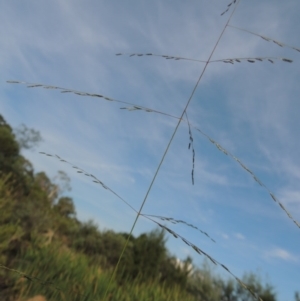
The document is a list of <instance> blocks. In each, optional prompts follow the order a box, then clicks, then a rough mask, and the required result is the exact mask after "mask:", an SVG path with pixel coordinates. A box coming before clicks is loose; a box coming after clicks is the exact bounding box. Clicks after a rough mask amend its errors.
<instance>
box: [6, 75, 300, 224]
mask: <svg viewBox="0 0 300 301" xmlns="http://www.w3.org/2000/svg"><path fill="white" fill-rule="evenodd" d="M7 83H11V84H24V85H26V86H27V87H32V88H36V87H41V88H45V89H48V87H51V89H54V90H62V91H68V92H69V93H74V94H76V95H79V96H90V97H97V96H96V95H99V94H93V93H87V92H80V91H76V90H72V89H66V88H62V87H57V86H49V85H44V84H32V83H28V82H24V81H16V80H9V81H7ZM49 89H50V88H49ZM101 97H102V98H104V99H106V100H107V99H109V100H111V101H115V102H119V103H126V104H130V105H132V107H123V108H121V109H123V110H128V111H144V112H148V113H149V112H152V113H157V114H161V115H164V116H168V117H171V118H174V119H177V120H181V121H184V122H188V121H187V120H185V119H183V118H182V117H177V116H174V115H171V114H168V113H166V112H162V111H158V110H154V109H151V108H147V107H142V106H139V105H136V104H133V103H128V102H125V101H121V100H116V99H113V98H109V97H104V96H102V95H101ZM188 125H189V134H191V131H190V127H192V128H194V129H195V130H196V131H197V132H199V133H200V134H201V135H202V136H204V137H205V138H207V139H208V141H209V142H210V143H212V144H213V145H215V146H216V147H217V149H218V150H219V151H221V152H222V153H223V154H225V155H227V156H229V157H231V158H232V159H233V160H235V161H236V162H237V163H238V164H239V166H241V167H242V168H243V170H245V171H246V172H248V173H249V174H250V175H251V177H252V178H253V180H254V181H255V182H256V183H258V184H259V185H260V186H261V187H263V188H264V189H265V190H266V191H267V192H268V194H269V196H270V197H271V198H272V200H273V201H274V202H275V203H277V204H278V205H279V207H280V208H281V209H282V210H283V211H284V212H285V213H286V215H287V216H288V217H289V218H290V219H291V220H292V221H293V223H294V224H295V225H296V226H297V227H298V228H300V223H299V222H298V221H297V220H295V219H294V218H293V216H292V214H291V213H290V212H289V211H288V210H287V209H286V208H285V206H284V205H283V204H282V203H281V202H280V201H279V199H278V198H277V197H276V196H275V194H274V193H273V192H272V191H271V190H270V189H269V188H268V187H267V186H266V185H265V184H264V183H263V182H262V181H261V180H260V179H259V177H258V176H256V175H255V173H254V172H253V171H251V170H250V169H249V168H248V167H247V166H246V165H245V164H244V163H243V162H242V161H241V160H240V159H239V158H237V157H236V156H234V155H233V154H231V153H230V152H229V151H228V150H226V149H225V148H224V147H223V146H221V145H220V144H219V143H218V142H216V141H215V140H214V139H212V138H211V137H210V136H209V135H207V134H206V133H205V132H203V131H202V130H201V129H199V128H198V127H195V126H193V125H191V124H190V123H189V122H188ZM190 139H191V136H190ZM190 142H191V140H190ZM192 151H193V169H192V181H193V176H194V174H193V170H194V160H195V159H194V158H195V157H194V156H195V151H194V149H192ZM44 154H46V153H44ZM46 155H47V156H54V155H50V154H46ZM56 156H57V155H56ZM57 157H58V156H57ZM58 158H59V157H58ZM61 161H64V160H61ZM65 162H67V161H65ZM70 164H71V163H70ZM73 168H75V167H73ZM78 173H85V172H84V171H82V170H79V171H78ZM85 175H89V174H88V173H85ZM89 176H92V175H89ZM92 177H93V176H92ZM94 181H95V183H98V184H100V185H102V184H103V183H102V182H101V181H100V180H98V179H96V178H94ZM102 187H103V188H105V187H107V186H105V185H104V186H103V185H102ZM106 189H107V188H106ZM118 197H120V196H118ZM120 198H121V197H120ZM134 210H135V209H134Z"/></svg>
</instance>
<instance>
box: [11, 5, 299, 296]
mask: <svg viewBox="0 0 300 301" xmlns="http://www.w3.org/2000/svg"><path fill="white" fill-rule="evenodd" d="M241 1H242V0H233V1H232V2H230V3H229V4H228V5H227V7H226V8H225V10H224V11H223V12H221V16H222V17H223V18H227V22H226V24H225V26H224V27H223V28H222V30H221V32H220V34H219V37H218V39H217V40H216V42H215V44H214V47H213V49H212V50H211V52H210V54H209V56H208V58H207V60H197V59H193V58H186V57H179V56H172V55H171V54H167V55H161V54H154V53H117V54H116V56H122V55H129V56H130V57H134V58H133V59H135V58H140V57H143V59H146V58H148V57H153V56H154V57H159V58H162V59H167V60H188V61H192V62H195V63H201V64H203V65H204V66H203V69H202V71H201V73H200V74H199V77H198V79H197V81H196V84H195V85H194V87H193V89H192V91H191V92H190V95H189V97H188V98H187V99H186V103H185V106H184V109H183V110H182V112H181V114H180V115H179V116H175V115H172V114H169V113H168V112H163V111H158V110H155V109H153V108H149V107H144V106H141V105H139V104H137V103H129V102H126V101H122V100H118V99H114V98H112V97H110V96H104V95H101V94H97V93H90V92H82V91H77V90H74V89H68V88H63V87H57V86H51V85H45V84H40V83H28V82H23V81H18V80H9V81H8V83H13V84H25V85H26V86H27V87H29V88H39V87H40V88H45V89H54V90H59V91H60V92H61V93H73V94H75V95H78V96H87V97H93V98H98V99H103V100H106V101H110V102H118V103H122V104H125V105H128V106H126V107H122V108H121V109H123V110H129V111H144V112H148V113H150V112H151V113H155V114H161V115H163V116H165V117H166V118H172V119H175V120H176V121H177V124H176V126H175V128H174V130H173V133H172V136H171V138H170V140H169V141H168V143H167V145H166V147H165V150H164V152H163V154H162V156H161V160H160V162H159V164H158V166H157V168H156V170H155V173H154V175H153V177H152V180H151V182H150V185H149V187H148V189H147V191H146V193H145V196H144V198H143V200H142V202H141V204H140V206H139V208H137V209H136V208H134V207H133V206H131V205H130V203H129V202H128V201H127V200H126V199H125V198H124V197H123V196H120V195H119V194H118V193H117V192H116V190H115V189H112V188H110V187H109V186H107V185H106V184H105V182H104V181H103V180H102V179H98V178H97V177H96V176H95V175H93V174H91V173H89V172H88V171H86V170H83V169H82V168H80V167H79V166H77V165H76V164H73V163H71V162H69V161H68V160H66V159H65V158H62V157H60V156H59V155H54V154H51V153H48V152H41V154H43V155H46V156H49V157H53V158H56V159H57V160H60V161H61V162H62V163H65V164H70V165H71V166H72V167H73V168H74V170H75V171H76V172H77V173H79V174H82V175H83V176H86V177H88V178H90V180H91V181H93V182H94V183H96V184H98V185H100V186H101V188H103V189H106V190H108V191H109V192H110V193H112V194H114V195H115V196H116V197H117V198H118V199H119V200H120V201H122V202H123V203H125V204H126V205H127V206H128V207H130V209H131V210H133V211H134V212H135V219H134V220H133V221H132V227H131V229H130V235H129V236H128V238H127V241H126V243H125V245H124V248H123V250H122V252H121V254H120V257H119V261H118V263H117V265H116V266H115V268H114V270H113V271H111V273H110V274H108V273H107V272H103V271H100V270H99V268H98V267H88V262H87V259H86V258H85V257H84V255H75V254H71V253H70V251H55V250H54V249H51V250H50V249H49V248H46V249H42V250H39V251H36V250H29V251H28V252H27V253H26V254H24V261H23V262H21V263H20V264H19V269H18V271H15V273H16V275H18V274H19V275H20V273H21V274H22V272H20V271H26V274H22V275H23V277H25V278H27V279H28V280H30V281H29V283H27V284H24V282H22V281H19V282H18V286H19V288H20V290H21V291H22V294H24V295H28V294H29V295H33V294H35V293H42V294H44V295H45V296H46V297H47V300H67V299H68V298H69V297H70V296H71V298H72V300H92V299H93V298H94V297H95V296H96V297H97V298H99V297H100V298H103V299H104V300H179V298H181V299H182V298H184V300H189V297H188V296H182V295H181V294H180V293H179V290H177V288H173V289H172V290H168V289H166V290H161V288H160V287H159V286H158V284H157V283H152V284H151V285H149V284H147V285H141V284H135V283H134V284H133V285H132V286H129V285H128V284H126V285H127V286H126V287H122V288H120V287H119V286H117V284H116V280H115V274H116V273H118V272H119V271H118V265H119V262H120V261H121V259H122V256H123V253H124V251H125V250H126V248H127V245H128V242H129V240H130V236H131V235H132V233H133V230H134V229H135V227H136V224H137V221H138V219H139V218H141V217H142V218H146V219H148V220H150V221H151V222H153V223H154V224H155V225H157V226H159V227H160V228H162V229H164V230H166V231H167V232H168V233H170V234H171V235H172V236H173V237H175V238H178V239H180V240H181V241H182V242H183V243H184V244H185V245H187V246H188V247H190V248H192V249H193V250H194V251H196V252H197V253H198V254H199V255H203V256H204V257H206V258H207V259H208V260H209V261H210V262H211V263H212V264H214V265H218V266H220V267H221V268H223V269H224V270H225V271H227V272H228V273H229V274H230V275H231V276H233V277H234V278H235V279H236V280H237V281H238V282H239V283H240V285H241V286H243V287H244V288H245V289H246V290H248V291H249V292H250V293H251V294H252V296H253V297H254V298H256V299H258V300H261V299H260V297H259V296H257V295H256V294H255V292H253V291H252V290H251V288H250V287H248V286H247V285H246V284H245V283H244V282H243V281H242V280H241V279H239V278H238V277H237V276H236V275H234V274H233V273H232V272H231V271H230V270H229V269H228V268H227V266H226V265H225V264H224V263H221V262H219V261H218V260H217V259H215V258H213V257H212V256H210V255H209V254H208V253H206V252H205V251H204V250H202V249H201V248H200V247H199V246H197V245H196V244H194V243H192V242H190V241H189V240H187V239H186V238H185V237H183V236H181V235H180V234H178V233H177V232H175V231H174V230H173V229H172V228H171V226H169V224H168V225H166V223H172V224H182V225H184V226H187V227H191V228H193V229H195V230H197V231H200V232H201V233H202V234H203V235H205V236H207V238H209V239H210V240H212V241H213V242H214V239H213V238H212V237H211V236H210V235H209V234H208V233H207V232H205V231H203V230H201V229H199V228H198V227H197V226H196V225H193V224H191V223H188V222H186V221H184V220H179V219H176V218H173V217H169V216H162V215H148V214H144V213H143V208H144V205H145V204H146V202H147V201H148V196H149V193H150V191H151V190H152V188H153V185H155V181H156V179H157V175H158V173H159V172H160V169H161V166H162V164H163V163H164V160H165V158H166V156H167V154H168V152H169V149H170V146H171V144H172V142H173V139H174V137H175V136H176V134H177V131H178V128H179V126H180V125H181V123H183V122H184V123H186V124H187V125H188V128H189V146H188V147H189V149H191V151H192V164H191V181H192V184H194V181H195V180H194V169H195V155H196V153H195V149H194V146H193V141H194V136H193V132H197V133H199V134H201V135H202V136H203V137H205V138H206V139H207V141H208V142H209V143H211V144H213V145H214V146H215V147H216V148H217V149H218V150H219V151H220V152H222V153H223V154H224V155H227V156H229V157H230V158H231V159H232V160H233V161H235V162H236V163H237V164H238V165H239V166H240V167H241V168H242V169H243V170H244V171H245V172H247V173H248V174H249V175H250V176H251V177H252V178H253V180H254V181H255V182H256V183H257V184H258V185H260V186H261V187H262V188H263V189H265V190H266V191H267V193H268V194H269V196H270V199H271V200H272V201H274V202H275V203H277V204H278V205H279V208H280V209H281V210H283V211H284V212H285V214H286V215H287V217H288V218H289V219H290V220H291V221H292V222H293V223H294V224H295V225H296V226H297V227H298V228H300V224H299V222H298V221H297V220H296V219H295V218H294V217H293V216H292V214H291V213H290V212H289V211H288V210H287V209H286V208H285V207H284V205H283V204H282V203H281V202H280V200H279V199H278V198H277V197H276V196H275V194H274V193H273V192H272V191H271V190H270V189H269V188H268V186H267V185H266V184H264V183H263V182H262V181H261V180H260V179H259V177H258V176H257V175H255V173H254V172H253V171H252V170H250V168H248V167H247V166H246V165H245V164H244V163H243V162H242V161H241V160H240V159H239V158H237V157H236V156H235V155H233V154H232V153H231V152H229V151H228V150H226V149H225V148H224V147H223V146H222V145H221V144H220V143H218V142H217V141H215V140H214V139H213V138H212V137H210V136H209V135H208V134H206V133H205V132H204V131H202V130H201V129H200V128H198V127H196V126H194V125H193V124H191V123H190V121H189V118H188V114H187V109H188V107H189V105H190V103H191V101H192V100H193V98H194V94H195V92H196V90H197V88H198V87H199V85H200V84H201V81H202V78H203V76H204V74H205V72H206V70H207V68H208V67H209V65H210V64H212V63H226V64H236V63H243V62H244V63H249V64H253V63H260V62H263V61H266V62H269V63H272V64H273V63H275V62H276V61H282V62H284V63H292V60H291V59H289V58H285V57H271V56H270V57H234V58H220V59H217V60H212V59H211V58H212V56H213V54H214V53H215V50H216V49H217V48H218V46H219V42H220V40H221V39H222V38H223V35H224V33H225V31H226V30H228V29H229V28H233V29H235V30H240V31H244V32H246V33H247V34H251V35H255V36H257V37H260V38H262V39H263V40H264V41H267V42H272V43H274V44H276V45H278V46H279V47H289V48H291V49H293V50H295V51H297V52H300V49H299V48H297V47H294V46H289V45H287V44H285V43H283V42H280V41H277V40H275V39H273V38H270V37H266V36H263V35H260V34H258V33H254V32H251V31H248V30H246V29H243V28H239V27H236V26H233V25H231V24H230V21H231V18H232V16H233V15H234V14H235V13H236V9H237V8H238V5H239V3H240V2H241ZM163 223H164V224H163ZM37 252H38V253H37ZM36 258H39V261H36V260H35V259H36ZM87 269H89V274H85V273H84V272H83V271H86V270H87ZM45 270H47V274H46V275H45V273H43V271H45ZM79 278H80V279H82V283H73V280H74V279H79ZM54 280H55V281H54ZM54 282H55V285H54V284H53V283H54ZM37 283H40V284H43V285H44V286H45V285H47V286H52V288H53V290H52V293H49V290H48V289H47V288H46V286H45V288H43V289H42V290H41V289H37V286H36V285H37Z"/></svg>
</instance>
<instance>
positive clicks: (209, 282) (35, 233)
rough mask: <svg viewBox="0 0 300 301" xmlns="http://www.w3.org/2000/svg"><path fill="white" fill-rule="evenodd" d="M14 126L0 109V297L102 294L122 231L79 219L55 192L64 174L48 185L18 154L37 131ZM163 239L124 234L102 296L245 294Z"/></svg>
mask: <svg viewBox="0 0 300 301" xmlns="http://www.w3.org/2000/svg"><path fill="white" fill-rule="evenodd" d="M16 133H17V134H14V131H13V129H12V128H11V127H10V126H9V125H8V124H7V123H6V121H5V119H4V118H3V117H2V116H1V115H0V211H1V215H0V299H1V300H3V301H6V300H7V301H8V300H9V301H10V300H12V301H13V300H27V299H28V298H29V297H33V296H35V295H43V296H45V297H46V299H47V300H74V301H76V300H78V301H79V300H80V301H81V300H103V297H104V295H105V291H106V289H107V287H108V283H109V279H110V277H111V275H112V270H113V268H114V267H115V265H116V264H117V262H118V259H119V256H120V253H121V251H122V248H123V247H124V244H125V242H126V240H127V239H128V234H127V233H115V232H113V231H100V230H99V229H98V227H97V226H96V225H95V224H94V223H93V222H92V221H90V222H87V223H83V222H81V221H79V220H78V219H77V218H76V211H75V207H74V204H73V201H72V199H71V198H69V197H66V196H62V194H63V192H64V191H65V190H68V188H69V180H68V177H67V176H66V175H65V174H64V173H63V172H59V174H58V179H59V180H60V181H59V182H60V184H54V183H53V182H52V181H51V180H50V179H49V178H48V177H47V175H46V174H45V173H44V172H40V173H35V172H34V169H33V167H32V165H31V164H30V162H28V160H26V159H25V158H24V157H23V156H22V155H21V153H20V150H21V149H22V147H33V146H34V145H35V144H36V143H38V142H39V141H40V136H39V133H38V132H36V131H33V130H28V129H27V128H26V127H24V126H23V131H21V137H19V136H18V133H20V131H19V132H18V131H17V132H16ZM165 243H166V237H165V233H164V231H163V230H154V231H152V232H150V233H144V234H141V235H140V236H138V237H130V238H129V244H128V247H127V248H126V250H125V253H124V255H123V257H122V259H121V262H120V265H119V269H118V272H117V274H116V277H115V278H114V279H113V282H112V284H111V285H110V286H109V292H108V294H107V295H106V299H107V300H118V301H121V300H172V301H174V300H187V301H188V300H204V301H217V300H224V301H240V300H241V301H242V300H243V301H246V300H252V298H253V297H252V296H251V294H250V293H249V292H248V291H246V290H244V289H243V288H242V287H241V286H240V285H239V284H238V283H237V282H233V281H224V280H222V279H221V278H220V277H217V276H215V275H213V274H212V273H211V271H210V270H209V269H208V268H205V267H204V268H196V267H194V266H193V265H192V260H191V258H186V260H184V261H183V262H181V264H178V262H177V261H176V258H175V257H173V256H172V255H171V254H169V252H168V250H167V249H166V245H165ZM191 267H193V268H192V269H191ZM243 281H244V282H245V283H246V284H247V285H248V286H249V287H250V288H251V290H252V291H253V292H255V293H257V294H258V295H259V296H260V297H262V298H263V299H264V301H275V300H276V295H275V293H274V289H273V287H272V286H270V285H268V284H267V285H264V284H262V283H261V281H260V280H259V278H258V277H257V276H255V275H254V274H248V275H246V276H245V277H244V279H243ZM295 299H296V300H299V295H298V294H295Z"/></svg>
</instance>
